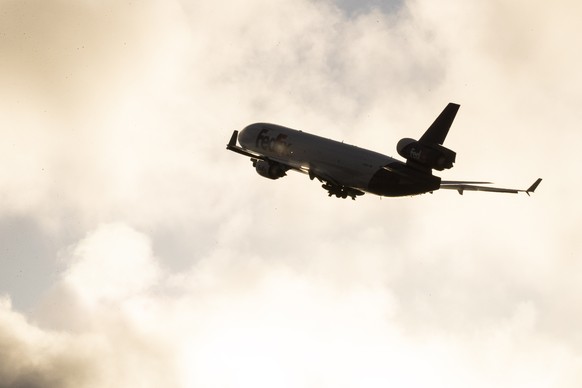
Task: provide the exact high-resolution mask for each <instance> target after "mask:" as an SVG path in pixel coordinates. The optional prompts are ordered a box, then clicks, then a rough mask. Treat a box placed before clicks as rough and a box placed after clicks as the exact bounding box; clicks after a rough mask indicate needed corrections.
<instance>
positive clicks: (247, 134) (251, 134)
mask: <svg viewBox="0 0 582 388" xmlns="http://www.w3.org/2000/svg"><path fill="white" fill-rule="evenodd" d="M260 131H261V124H258V123H255V124H251V125H247V126H246V127H244V128H243V130H242V131H240V133H239V135H238V141H239V143H240V144H241V145H242V146H243V147H245V148H247V147H248V146H249V145H250V144H252V143H253V141H254V140H255V139H256V138H257V134H258V133H259V132H260Z"/></svg>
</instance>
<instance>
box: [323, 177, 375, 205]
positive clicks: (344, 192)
mask: <svg viewBox="0 0 582 388" xmlns="http://www.w3.org/2000/svg"><path fill="white" fill-rule="evenodd" d="M321 187H323V188H324V189H326V190H327V193H328V194H327V195H328V196H329V197H331V196H332V195H335V196H336V197H337V198H343V199H346V198H347V197H350V198H351V199H352V200H354V201H355V200H356V196H358V195H364V192H363V191H360V190H356V189H352V188H351V187H344V186H339V185H333V184H331V183H329V182H326V183H324V184H323V185H321Z"/></svg>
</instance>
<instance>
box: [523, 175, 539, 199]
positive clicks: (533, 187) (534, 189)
mask: <svg viewBox="0 0 582 388" xmlns="http://www.w3.org/2000/svg"><path fill="white" fill-rule="evenodd" d="M541 181H542V178H538V179H537V180H536V181H535V182H534V183H533V185H531V186H530V188H529V189H527V190H526V191H525V193H526V194H527V195H529V193H533V192H534V191H536V189H537V187H538V186H539V185H540V183H541Z"/></svg>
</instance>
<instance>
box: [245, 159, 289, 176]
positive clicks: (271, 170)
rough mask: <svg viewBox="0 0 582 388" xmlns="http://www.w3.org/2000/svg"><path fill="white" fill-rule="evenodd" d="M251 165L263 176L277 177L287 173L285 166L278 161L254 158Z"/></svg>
mask: <svg viewBox="0 0 582 388" xmlns="http://www.w3.org/2000/svg"><path fill="white" fill-rule="evenodd" d="M253 166H255V169H256V170H257V173H258V174H259V175H260V176H264V177H265V178H269V179H279V178H281V177H284V176H285V175H287V174H286V171H287V167H285V166H284V165H282V164H279V163H273V162H268V161H266V160H255V161H254V162H253Z"/></svg>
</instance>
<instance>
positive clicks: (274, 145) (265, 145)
mask: <svg viewBox="0 0 582 388" xmlns="http://www.w3.org/2000/svg"><path fill="white" fill-rule="evenodd" d="M286 139H287V135H284V134H282V133H281V134H279V135H277V136H276V137H271V136H269V129H262V130H261V132H259V134H258V135H257V141H256V142H255V145H256V146H257V148H262V149H263V150H265V151H271V152H274V153H275V154H277V155H281V156H289V155H290V153H291V152H290V150H289V147H290V146H291V144H289V143H288V142H287V141H286Z"/></svg>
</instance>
